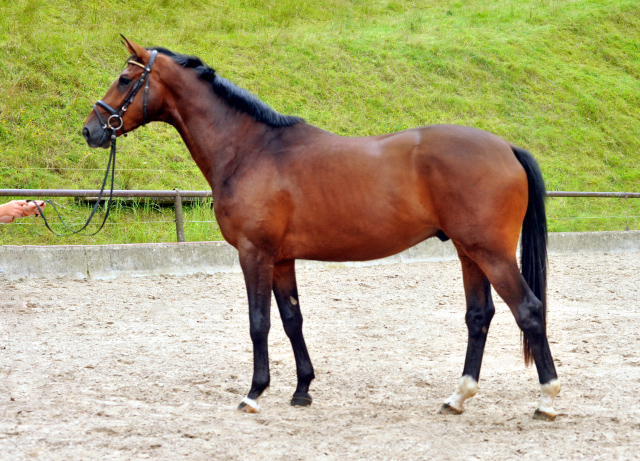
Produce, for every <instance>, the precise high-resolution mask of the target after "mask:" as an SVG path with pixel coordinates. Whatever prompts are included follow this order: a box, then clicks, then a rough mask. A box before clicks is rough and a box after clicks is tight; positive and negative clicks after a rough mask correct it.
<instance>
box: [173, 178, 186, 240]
mask: <svg viewBox="0 0 640 461" xmlns="http://www.w3.org/2000/svg"><path fill="white" fill-rule="evenodd" d="M173 203H174V210H175V213H176V237H177V239H178V242H184V221H183V219H182V196H180V191H179V190H178V189H176V197H175V199H174V202H173Z"/></svg>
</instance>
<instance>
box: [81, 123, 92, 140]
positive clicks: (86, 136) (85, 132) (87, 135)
mask: <svg viewBox="0 0 640 461" xmlns="http://www.w3.org/2000/svg"><path fill="white" fill-rule="evenodd" d="M82 136H84V139H86V140H87V141H88V140H89V138H90V137H91V132H90V131H89V128H87V127H86V126H85V127H84V128H83V129H82Z"/></svg>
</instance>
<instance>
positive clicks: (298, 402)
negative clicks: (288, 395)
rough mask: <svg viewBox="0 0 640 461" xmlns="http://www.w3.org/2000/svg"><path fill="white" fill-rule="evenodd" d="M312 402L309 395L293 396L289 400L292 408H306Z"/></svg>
mask: <svg viewBox="0 0 640 461" xmlns="http://www.w3.org/2000/svg"><path fill="white" fill-rule="evenodd" d="M311 402H313V399H312V398H311V396H310V395H309V394H307V395H294V396H293V398H292V399H291V406H292V407H308V406H309V405H311Z"/></svg>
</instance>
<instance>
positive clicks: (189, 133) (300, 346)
mask: <svg viewBox="0 0 640 461" xmlns="http://www.w3.org/2000/svg"><path fill="white" fill-rule="evenodd" d="M123 38H124V37H123ZM124 43H125V45H126V47H127V48H128V51H129V52H130V53H131V57H130V59H129V61H128V64H127V67H126V68H125V69H124V71H123V72H122V73H121V74H120V76H119V77H118V79H117V80H116V81H115V82H113V84H112V85H111V87H110V88H109V90H108V91H107V93H106V95H105V96H104V98H103V99H102V100H101V101H98V103H97V104H96V106H94V110H93V111H92V112H91V113H90V114H89V116H88V118H87V120H86V122H85V125H84V127H83V130H82V132H83V135H84V137H85V139H86V141H87V143H88V145H89V146H90V147H103V148H107V147H109V143H110V134H113V135H114V136H120V135H122V134H123V133H124V132H125V131H132V130H134V129H136V128H137V127H139V126H141V125H144V124H145V123H147V122H151V121H162V122H165V123H168V124H170V125H172V126H174V127H175V128H176V130H177V131H178V133H179V134H180V136H181V137H182V139H183V140H184V142H185V144H186V146H187V148H188V149H189V151H190V153H191V155H192V157H193V159H194V161H195V162H196V164H197V165H198V167H199V168H200V170H201V171H202V174H204V176H205V178H206V179H207V181H208V182H209V184H210V186H211V189H212V191H213V203H214V211H215V215H216V218H217V221H218V224H219V226H220V230H221V232H222V235H223V236H224V238H225V240H226V241H227V242H229V243H230V244H231V245H233V246H234V247H235V248H236V249H237V250H238V254H239V260H240V265H241V268H242V272H243V274H244V279H245V284H246V290H247V296H248V301H249V321H250V335H251V340H252V343H253V379H252V382H251V389H250V390H249V393H248V394H247V395H246V397H245V398H244V399H243V400H242V401H241V403H240V405H239V407H238V410H240V411H243V412H247V413H256V412H258V409H259V405H258V403H257V399H258V398H259V397H260V395H261V394H262V393H263V392H264V390H265V389H266V388H267V387H268V386H269V380H270V375H269V356H268V344H267V337H268V334H269V329H270V309H271V292H273V294H274V295H275V299H276V302H277V305H278V309H279V311H280V316H281V319H282V322H283V325H284V330H285V332H286V334H287V336H288V337H289V339H290V340H291V345H292V347H293V352H294V356H295V362H296V372H297V380H298V382H297V388H296V390H295V392H294V394H293V398H292V400H291V405H299V406H306V405H310V404H311V401H312V398H311V395H310V394H309V385H310V383H311V381H312V380H313V379H314V377H315V375H314V371H313V366H312V364H311V360H310V358H309V353H308V352H307V347H306V345H305V340H304V337H303V334H302V315H301V311H300V303H299V299H298V291H297V286H296V276H295V266H294V265H295V260H296V259H311V260H320V261H364V260H372V259H378V258H384V257H387V256H390V255H393V254H396V253H399V252H401V251H404V250H406V249H407V248H409V247H411V246H413V245H416V244H417V243H419V242H422V241H423V240H425V239H428V238H430V237H438V238H440V239H441V240H443V241H445V240H448V239H450V240H451V241H452V242H453V244H454V245H455V248H456V250H457V252H458V256H459V258H460V262H461V264H462V274H463V282H464V291H465V296H466V308H467V311H466V324H467V327H468V346H467V353H466V358H465V364H464V369H463V372H462V378H461V380H460V382H459V384H458V386H457V388H456V390H455V392H454V393H453V394H452V395H451V396H450V397H449V398H448V399H446V400H445V402H444V404H443V405H442V407H441V408H440V413H443V414H460V413H462V411H463V404H464V402H465V400H466V399H468V398H469V397H472V396H473V395H475V394H476V392H477V389H478V379H479V376H480V366H481V362H482V356H483V353H484V347H485V342H486V339H487V332H488V329H489V325H490V323H491V319H492V317H493V315H494V312H495V308H494V304H493V301H492V298H491V288H490V287H491V286H493V287H494V289H495V290H496V292H497V293H498V295H499V296H500V297H501V298H502V299H503V300H504V301H505V302H506V304H507V305H508V306H509V308H510V310H511V312H512V313H513V315H514V317H515V320H516V322H517V324H518V326H519V327H520V329H521V335H522V337H523V349H524V359H525V363H526V364H527V365H528V364H530V363H531V361H533V362H534V363H535V365H536V368H537V371H538V377H539V381H540V385H541V398H540V404H539V406H538V408H537V409H536V410H535V413H534V418H536V419H542V420H553V419H554V418H555V417H556V412H555V410H554V408H553V403H554V399H555V397H556V395H557V394H558V392H559V391H560V384H559V382H558V379H557V374H556V370H555V366H554V363H553V359H552V356H551V351H550V349H549V343H548V340H547V333H546V315H545V312H546V299H545V292H546V270H547V269H546V264H547V250H546V246H547V225H546V217H545V206H544V200H545V197H546V191H545V187H544V182H543V179H542V175H541V173H540V170H539V168H538V165H537V163H536V161H535V159H534V158H533V156H532V155H531V154H530V153H529V152H527V151H526V150H524V149H521V148H519V147H516V146H514V145H512V144H510V143H508V142H506V141H504V140H502V139H500V138H499V137H497V136H495V135H493V134H491V133H488V132H485V131H482V130H478V129H474V128H469V127H464V126H454V125H436V126H425V127H419V128H413V129H408V130H405V131H401V132H398V133H391V134H384V135H380V136H370V137H342V136H338V135H335V134H332V133H330V132H327V131H324V130H322V129H320V128H317V127H315V126H313V125H310V124H308V123H306V122H305V121H304V120H302V119H300V118H298V117H294V116H287V115H282V114H280V113H278V112H276V111H274V110H273V109H271V108H270V107H268V106H267V105H266V104H264V103H263V102H261V101H260V100H258V99H257V98H256V97H255V96H253V95H251V94H250V93H248V92H247V91H245V90H243V89H241V88H239V87H237V86H235V85H234V84H232V83H230V82H229V81H228V80H226V79H224V78H222V77H220V76H219V75H218V74H217V73H216V72H215V71H214V70H213V69H212V68H211V67H209V66H207V65H205V64H204V63H203V62H202V61H201V60H200V59H199V58H196V57H192V56H186V55H180V54H176V53H173V52H171V51H169V50H167V49H165V48H150V49H145V48H143V47H141V46H139V45H137V44H136V43H133V42H131V41H128V40H126V39H124ZM142 85H144V87H145V90H144V96H140V97H137V98H136V93H137V92H138V90H140V89H141V88H142ZM114 107H119V109H114ZM123 109H124V110H123ZM105 119H106V121H105ZM114 139H115V138H114ZM520 230H522V240H521V265H522V272H521V271H520V269H519V267H518V261H517V258H516V249H517V245H518V240H519V237H520Z"/></svg>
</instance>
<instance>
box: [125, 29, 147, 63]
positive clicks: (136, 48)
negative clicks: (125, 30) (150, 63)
mask: <svg viewBox="0 0 640 461" xmlns="http://www.w3.org/2000/svg"><path fill="white" fill-rule="evenodd" d="M120 37H122V41H123V43H124V46H126V47H127V49H128V50H129V51H130V52H131V54H133V55H135V56H136V57H138V58H144V57H148V55H149V52H148V51H147V50H145V49H144V48H142V47H141V46H140V45H138V44H137V43H134V42H132V41H131V40H128V39H127V37H125V36H124V35H122V34H120Z"/></svg>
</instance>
